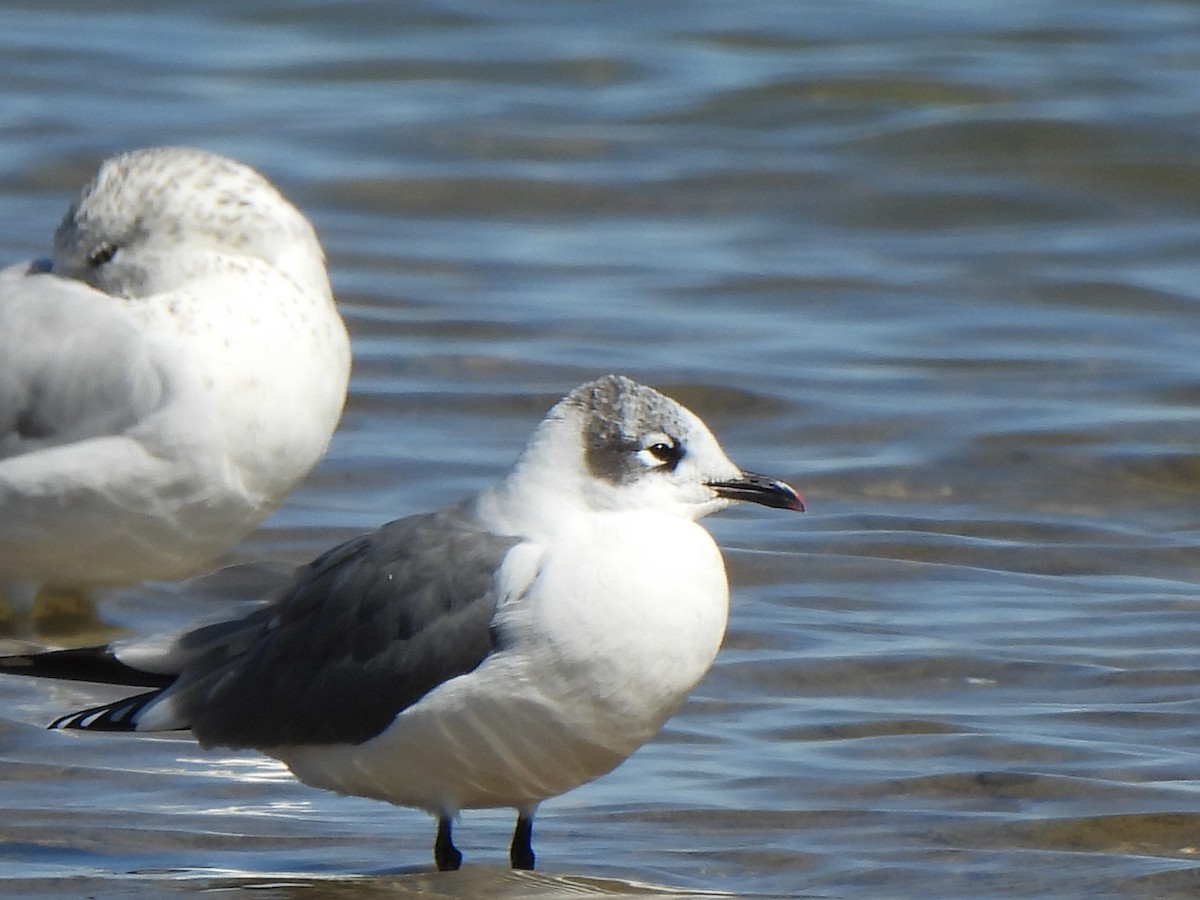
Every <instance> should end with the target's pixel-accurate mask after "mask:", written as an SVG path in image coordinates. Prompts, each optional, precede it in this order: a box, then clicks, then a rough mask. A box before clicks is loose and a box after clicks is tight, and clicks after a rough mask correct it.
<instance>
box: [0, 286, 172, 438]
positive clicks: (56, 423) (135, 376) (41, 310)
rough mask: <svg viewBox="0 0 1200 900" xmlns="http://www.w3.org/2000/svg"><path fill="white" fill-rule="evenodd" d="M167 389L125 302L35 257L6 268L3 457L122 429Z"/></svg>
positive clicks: (2, 290)
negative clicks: (52, 271) (51, 269)
mask: <svg viewBox="0 0 1200 900" xmlns="http://www.w3.org/2000/svg"><path fill="white" fill-rule="evenodd" d="M163 394H164V387H163V374H162V371H161V367H160V366H159V365H158V363H157V361H156V359H155V358H154V354H153V351H152V349H151V348H150V347H149V345H148V344H147V342H146V340H145V337H144V336H143V334H142V333H141V332H140V330H139V329H138V327H137V325H136V323H134V322H133V321H132V320H131V319H130V318H129V317H128V316H127V315H126V313H125V311H124V309H123V308H122V307H121V306H120V305H119V302H118V301H116V300H115V299H114V298H112V297H109V296H108V295H106V294H103V293H101V292H99V291H97V290H95V289H94V288H91V287H89V286H88V285H86V284H82V283H81V282H76V281H71V280H68V279H63V278H59V277H58V276H56V275H52V274H48V273H46V272H45V271H44V268H43V267H41V266H39V265H38V264H37V263H34V264H27V265H22V266H13V267H10V268H8V269H5V270H3V271H0V458H3V457H6V456H14V455H18V454H23V453H28V452H30V451H31V450H37V449H40V448H42V447H51V446H57V445H61V444H65V443H69V442H72V441H79V440H83V439H86V438H89V437H96V436H99V435H107V434H117V433H120V432H122V431H124V430H125V429H127V428H129V427H130V426H132V425H134V424H136V423H137V422H138V421H140V420H141V419H142V418H143V417H145V416H146V415H148V414H149V413H151V412H152V411H153V410H155V409H157V408H158V407H159V406H160V405H161V404H162V402H163Z"/></svg>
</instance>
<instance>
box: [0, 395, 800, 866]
mask: <svg viewBox="0 0 1200 900" xmlns="http://www.w3.org/2000/svg"><path fill="white" fill-rule="evenodd" d="M735 501H749V502H752V503H759V504H762V505H764V506H770V507H776V508H780V509H788V510H797V511H802V510H803V509H804V504H803V502H802V500H801V498H800V496H799V494H797V493H796V491H795V490H793V489H792V488H791V487H789V486H788V485H786V484H784V483H782V482H780V481H774V480H772V479H769V478H765V477H763V476H761V475H754V474H751V473H748V472H744V471H742V470H741V469H740V468H738V467H737V466H735V465H734V464H733V463H732V462H730V461H729V459H728V457H726V455H725V453H724V452H723V451H722V450H721V447H720V446H719V445H718V444H717V441H716V439H715V438H714V437H713V435H712V434H711V433H710V432H709V430H708V428H707V427H706V426H705V425H704V423H703V422H702V421H700V419H699V418H697V417H696V416H695V415H694V414H692V413H691V412H689V411H688V410H686V409H684V408H683V407H682V406H680V405H679V404H677V403H675V402H674V401H673V400H671V399H669V398H667V397H665V396H663V395H662V394H660V393H658V392H657V391H655V390H653V389H651V388H648V387H644V386H642V385H640V384H637V383H636V382H633V381H631V380H629V379H627V378H624V377H620V376H607V377H604V378H601V379H599V380H597V381H593V382H591V383H589V384H585V385H583V386H582V387H579V388H577V389H576V390H574V391H572V392H571V393H570V394H569V395H568V396H567V397H566V398H564V399H563V400H561V401H560V402H559V403H558V404H557V405H555V406H554V407H553V409H551V410H550V412H549V414H548V415H547V416H546V418H545V419H544V420H543V421H542V423H541V424H540V425H539V426H538V428H537V429H536V431H535V432H534V434H533V437H532V439H531V440H530V442H529V444H528V446H527V447H526V449H525V451H524V453H523V454H522V455H521V457H520V458H519V460H518V461H517V463H516V466H515V468H514V469H513V470H512V472H511V473H510V474H509V475H508V476H507V477H506V478H504V480H503V481H501V482H500V483H499V484H497V485H495V486H494V487H491V488H489V489H487V490H485V491H483V492H482V493H480V494H478V495H477V496H474V497H472V498H470V499H468V500H465V501H463V502H461V503H459V504H457V505H455V506H451V507H449V508H447V509H443V510H441V511H440V512H434V513H428V514H425V515H417V516H411V517H408V518H404V519H399V520H397V521H395V522H391V523H389V524H387V525H384V526H383V527H382V528H380V529H378V530H377V531H374V532H371V533H369V534H365V535H363V536H361V537H358V538H355V539H353V540H350V541H348V542H346V543H344V544H342V545H340V546H338V547H335V548H334V549H332V550H330V551H328V552H327V553H325V554H323V555H322V556H320V557H318V558H317V559H316V560H314V561H313V562H312V563H310V564H308V565H306V566H303V567H301V568H300V569H299V570H297V572H296V574H295V576H294V579H293V580H292V582H291V584H290V585H289V586H287V587H286V588H284V589H282V590H281V591H279V592H277V593H276V594H274V595H273V596H271V597H269V598H268V599H267V600H266V602H265V603H264V605H263V606H261V607H260V608H258V609H257V610H256V611H254V612H252V613H251V614H250V615H248V616H246V617H245V618H241V619H237V620H233V621H225V622H221V623H218V624H211V625H207V626H204V627H200V628H197V629H195V630H193V631H190V632H188V633H185V634H184V635H183V636H182V637H179V638H177V639H175V640H174V641H173V642H161V641H160V642H153V643H151V642H143V643H140V644H139V643H137V642H134V643H128V644H124V645H110V646H108V647H94V648H87V649H76V650H61V651H51V652H48V653H41V654H34V655H28V656H21V657H8V658H4V659H0V671H6V672H10V673H17V674H27V675H36V676H43V677H57V678H71V679H77V680H86V681H96V682H108V683H115V684H125V685H140V686H143V687H148V688H151V690H149V691H147V692H145V693H139V694H137V695H135V696H131V697H128V698H126V699H123V700H118V701H116V702H113V703H108V704H105V705H103V706H98V707H96V708H94V709H88V710H84V711H82V712H78V713H74V714H72V715H68V716H64V717H62V718H60V719H58V720H57V721H56V722H54V723H53V726H52V727H58V728H77V729H85V730H89V731H160V730H169V729H190V730H191V732H192V734H193V735H194V736H195V737H196V738H197V739H198V740H199V741H200V743H201V744H202V745H204V746H206V747H231V748H253V749H255V750H259V751H261V752H263V753H266V754H268V755H270V756H273V757H276V758H277V759H280V760H282V761H283V762H284V763H286V764H287V765H288V766H289V767H290V768H291V770H292V772H293V773H294V774H295V775H296V777H297V778H299V779H300V780H301V781H303V782H305V783H307V784H310V785H313V786H315V787H320V788H327V789H329V790H333V791H337V792H339V793H342V794H356V795H360V796H363V797H373V798H375V799H378V800H384V801H387V802H389V803H395V804H399V805H403V806H412V807H417V808H419V809H423V810H426V811H428V812H429V813H431V814H433V815H434V816H435V817H436V818H437V820H438V830H437V839H436V842H435V845H434V858H435V861H436V863H437V867H438V868H439V869H442V870H447V869H457V868H458V867H459V864H460V863H461V861H462V854H461V853H459V851H458V850H457V849H456V848H455V846H454V843H453V841H452V839H451V822H452V820H453V818H454V817H455V816H456V814H457V813H458V812H459V811H460V810H463V809H470V808H484V807H512V808H515V810H516V812H517V822H516V829H515V831H514V833H513V838H512V843H511V846H510V849H509V858H510V861H511V863H512V865H513V867H515V868H520V869H531V868H533V864H534V854H533V847H532V825H533V815H534V812H535V810H536V809H537V806H538V804H539V802H540V801H542V800H544V799H546V798H547V797H553V796H555V795H557V794H561V793H563V792H564V791H568V790H570V789H571V788H573V787H576V786H578V785H580V784H583V783H584V782H586V781H590V780H591V779H593V778H597V777H599V776H600V775H603V774H605V773H606V772H608V771H610V770H611V769H613V768H614V767H615V766H616V765H617V764H618V763H620V762H621V761H622V760H624V759H625V758H626V757H627V756H629V755H630V754H631V753H632V752H633V751H634V750H636V749H637V748H638V747H639V746H641V745H642V744H644V743H645V742H646V741H648V740H650V738H652V737H653V736H654V734H655V733H656V732H657V731H658V730H659V728H660V726H661V725H662V724H663V722H665V721H666V719H667V718H668V717H669V716H670V715H671V714H672V713H673V712H675V710H676V709H678V708H679V706H680V704H682V702H683V700H684V698H685V697H686V696H687V694H688V692H689V691H690V690H691V689H692V688H693V687H694V686H695V685H696V683H697V682H698V681H699V680H700V678H701V677H702V676H703V675H704V673H705V672H707V671H708V668H709V666H710V664H711V663H712V661H713V657H714V656H715V655H716V653H717V648H718V647H719V645H720V643H721V640H722V637H723V635H724V633H725V620H726V615H727V611H728V602H729V589H728V583H727V580H726V576H725V567H724V563H723V561H722V558H721V553H720V551H719V550H718V549H717V546H716V544H715V543H714V542H713V539H712V538H711V537H710V536H709V534H708V532H707V531H705V530H704V529H703V528H701V527H700V526H699V525H698V524H697V523H696V520H697V519H699V518H701V517H702V516H705V515H708V514H709V513H712V512H716V511H717V510H720V509H723V508H724V507H727V506H729V505H730V504H731V503H733V502H735Z"/></svg>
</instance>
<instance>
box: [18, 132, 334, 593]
mask: <svg viewBox="0 0 1200 900" xmlns="http://www.w3.org/2000/svg"><path fill="white" fill-rule="evenodd" d="M349 369H350V348H349V340H348V338H347V335H346V329H345V326H344V324H343V323H342V320H341V317H340V316H339V315H338V312H337V309H336V308H335V306H334V302H333V295H332V292H331V290H330V286H329V278H328V276H327V274H326V271H325V261H324V254H323V253H322V250H321V245H320V244H319V243H318V241H317V236H316V233H315V232H314V231H313V227H312V225H311V224H310V223H309V221H308V220H307V219H306V218H305V217H304V216H303V215H302V214H301V213H300V212H299V211H298V210H297V209H296V208H295V207H294V206H292V205H291V204H290V203H289V202H288V201H287V200H286V199H284V197H283V196H281V195H280V194H279V192H278V191H277V190H275V188H274V187H272V186H271V184H270V183H269V182H267V180H266V179H264V178H263V177H262V176H261V175H259V174H258V173H257V172H255V171H254V170H253V169H250V168H248V167H247V166H244V165H242V164H240V163H237V162H234V161H233V160H231V159H226V158H224V157H221V156H217V155H215V154H212V153H206V152H203V151H200V150H192V149H186V148H179V147H158V148H154V149H149V150H138V151H134V152H131V153H124V154H122V155H120V156H115V157H113V158H111V159H108V160H106V161H105V162H104V163H103V164H101V166H100V168H99V170H98V171H97V173H96V175H95V177H94V178H93V179H92V181H91V182H90V183H89V184H88V185H87V186H85V187H84V188H83V190H82V191H81V192H80V194H79V196H78V197H77V198H76V200H75V202H74V203H72V204H71V207H70V208H69V209H68V210H67V213H66V216H65V217H64V218H63V220H62V223H61V224H60V225H59V227H58V231H57V232H56V233H55V235H54V248H53V257H52V259H50V260H39V261H35V262H32V263H26V264H22V265H18V266H13V267H11V268H8V269H5V270H3V271H0V594H6V595H7V596H8V598H9V599H10V600H11V601H13V602H15V603H16V604H17V605H18V606H22V607H24V606H27V605H28V604H29V603H30V602H31V601H32V599H33V595H34V594H35V593H36V591H37V588H38V586H44V587H50V588H59V589H69V590H86V589H88V588H91V587H96V586H101V585H112V584H126V583H131V582H136V581H141V580H144V579H149V578H176V577H182V576H185V575H189V574H193V573H194V572H195V571H197V570H198V569H200V568H202V567H203V566H204V565H205V564H207V563H209V562H210V561H211V560H212V559H213V558H214V557H216V556H217V555H218V554H219V553H220V552H221V551H223V550H224V549H226V548H227V547H228V546H230V545H231V544H233V543H234V542H235V541H237V540H238V539H239V538H241V537H242V536H243V535H245V534H247V533H248V532H250V531H251V530H252V529H253V528H254V526H255V525H257V524H258V523H259V522H260V521H262V519H263V518H265V517H266V516H267V515H268V514H269V513H270V512H271V511H272V510H274V509H275V508H276V507H277V506H278V505H279V504H280V502H281V501H282V500H283V499H284V497H286V496H287V494H288V492H290V491H291V490H292V488H293V487H295V485H296V484H297V483H298V482H299V481H300V479H302V478H303V477H304V476H305V475H306V474H307V473H308V472H309V470H310V469H311V468H312V467H313V466H314V465H315V464H316V463H317V461H318V460H319V459H320V458H321V456H322V455H323V454H324V452H325V448H326V446H327V445H328V443H329V438H330V435H331V434H332V433H333V429H334V428H335V426H336V425H337V421H338V418H339V416H340V415H341V410H342V404H343V403H344V401H345V396H346V383H347V379H348V377H349Z"/></svg>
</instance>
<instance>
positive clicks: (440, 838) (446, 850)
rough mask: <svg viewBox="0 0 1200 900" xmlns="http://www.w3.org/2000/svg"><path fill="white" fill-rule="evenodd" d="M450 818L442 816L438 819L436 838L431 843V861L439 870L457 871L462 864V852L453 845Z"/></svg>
mask: <svg viewBox="0 0 1200 900" xmlns="http://www.w3.org/2000/svg"><path fill="white" fill-rule="evenodd" d="M451 824H452V823H451V819H450V817H449V816H442V817H441V818H440V819H438V832H437V840H436V841H434V843H433V861H434V862H436V863H437V867H438V871H439V872H457V871H458V867H459V866H461V865H462V854H461V853H459V852H458V848H457V847H455V846H454V838H453V837H451V835H450V827H451Z"/></svg>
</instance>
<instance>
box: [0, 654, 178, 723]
mask: <svg viewBox="0 0 1200 900" xmlns="http://www.w3.org/2000/svg"><path fill="white" fill-rule="evenodd" d="M0 672H4V673H7V674H13V675H30V676H34V677H37V678H56V679H62V680H66V681H84V682H90V683H92V684H112V685H123V686H127V687H149V688H154V690H150V691H146V692H145V693H142V694H135V695H134V696H132V697H124V698H122V699H120V700H117V701H114V702H113V703H106V704H104V705H103V706H95V707H92V708H91V709H85V710H82V711H80V712H75V713H71V714H70V715H66V716H61V717H60V718H58V719H55V720H54V721H53V722H51V723H50V726H49V727H50V728H74V729H81V730H85V731H136V730H137V724H138V723H137V716H138V713H140V712H141V711H142V710H143V709H145V708H146V706H147V705H148V704H149V703H151V702H152V701H153V700H155V699H156V698H157V697H159V696H160V695H161V694H162V692H163V691H164V690H165V689H166V688H168V687H170V686H171V685H172V684H174V683H175V679H176V677H177V676H176V675H174V674H168V673H164V672H154V671H149V670H147V669H141V668H138V667H136V666H133V665H130V664H129V663H127V662H125V661H123V660H121V659H120V658H118V655H117V653H116V652H115V651H114V649H113V648H112V647H108V646H104V647H79V648H75V649H70V650H51V651H48V652H43V653H31V654H28V655H24V656H21V655H18V656H6V657H0Z"/></svg>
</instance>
